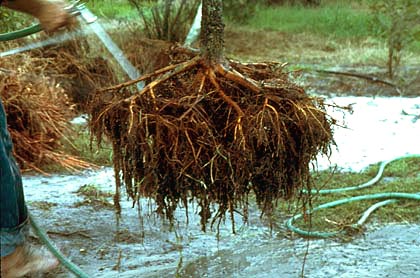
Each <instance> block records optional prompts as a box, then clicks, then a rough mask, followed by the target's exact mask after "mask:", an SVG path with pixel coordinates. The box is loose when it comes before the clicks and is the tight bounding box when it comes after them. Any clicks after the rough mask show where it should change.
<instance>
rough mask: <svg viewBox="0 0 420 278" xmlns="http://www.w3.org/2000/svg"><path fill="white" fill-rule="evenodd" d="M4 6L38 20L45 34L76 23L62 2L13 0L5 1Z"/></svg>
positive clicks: (55, 0) (58, 0)
mask: <svg viewBox="0 0 420 278" xmlns="http://www.w3.org/2000/svg"><path fill="white" fill-rule="evenodd" d="M4 6H6V7H7V8H10V9H13V10H16V11H20V12H24V13H27V14H30V15H32V16H34V17H36V18H38V20H39V22H40V23H41V26H42V28H44V30H45V31H46V32H53V31H56V30H58V29H60V28H61V27H64V26H70V25H72V24H73V23H75V22H76V20H75V19H74V17H73V16H72V15H70V14H69V12H68V11H67V10H66V9H65V7H66V2H64V0H54V1H52V0H14V1H6V2H5V3H4Z"/></svg>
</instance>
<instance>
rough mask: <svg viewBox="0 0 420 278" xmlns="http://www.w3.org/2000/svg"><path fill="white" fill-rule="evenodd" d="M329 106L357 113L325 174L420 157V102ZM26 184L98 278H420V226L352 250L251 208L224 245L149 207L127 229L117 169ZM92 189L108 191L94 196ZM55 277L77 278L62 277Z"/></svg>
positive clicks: (227, 232) (384, 231)
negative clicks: (117, 207)
mask: <svg viewBox="0 0 420 278" xmlns="http://www.w3.org/2000/svg"><path fill="white" fill-rule="evenodd" d="M329 101H331V102H336V103H339V104H341V105H347V104H352V105H353V108H354V113H353V114H347V115H346V116H345V117H344V119H345V124H346V125H347V128H338V127H337V128H336V130H335V135H336V140H337V145H338V150H334V152H333V155H332V157H331V159H330V160H329V161H328V160H325V159H322V158H320V161H319V167H320V168H321V169H322V168H328V167H330V166H337V167H339V168H341V169H343V170H351V171H360V170H361V169H363V168H364V167H366V166H367V165H369V164H371V163H375V162H378V161H381V160H384V159H390V158H392V157H395V156H397V155H404V154H408V153H420V149H419V145H418V144H417V143H416V142H417V139H416V138H420V134H419V132H420V126H419V125H420V120H417V118H416V117H415V115H419V114H420V98H390V97H384V98H380V97H376V98H372V97H370V98H369V97H336V98H330V99H329ZM403 110H404V111H405V112H406V113H402V111H403ZM330 113H332V114H334V113H342V112H340V111H330ZM336 116H338V114H337V115H336ZM24 184H25V192H26V198H27V201H28V203H29V207H30V209H31V211H32V214H33V215H34V216H35V218H36V219H38V222H39V223H40V224H41V226H43V227H44V228H45V229H46V230H47V232H48V234H49V235H50V237H51V238H52V240H53V241H54V242H55V243H56V244H57V245H58V246H59V248H60V249H61V250H62V251H63V252H64V254H65V255H67V256H68V257H69V258H70V259H71V260H72V261H73V262H74V263H76V264H77V265H79V266H80V267H81V268H82V269H83V270H84V271H85V272H86V273H88V274H89V276H90V277H127V278H128V277H156V278H158V277H258V278H260V277H273V278H274V277H301V276H300V275H301V273H302V267H303V266H304V273H305V277H321V278H322V277H325V278H327V277H378V278H379V277H413V278H414V277H419V276H420V266H419V264H418V262H419V261H420V236H419V235H420V223H417V224H407V223H405V224H404V223H391V224H388V225H378V224H375V218H373V219H372V220H371V221H370V223H369V224H368V226H367V230H366V232H365V233H364V234H363V235H360V236H357V237H355V238H352V239H351V240H350V241H347V242H343V241H341V240H337V239H328V240H305V239H302V238H299V237H297V236H295V235H293V234H291V233H290V232H289V231H287V230H286V229H285V228H284V222H283V220H286V219H287V217H289V215H284V219H283V220H281V219H280V220H279V221H278V223H276V225H275V228H274V230H272V231H271V230H270V229H269V227H268V225H267V223H266V221H264V219H260V217H259V212H258V211H257V209H256V208H255V207H253V206H251V210H250V220H249V223H247V224H243V223H242V220H241V217H240V216H239V215H237V216H236V217H237V223H238V225H239V226H240V228H239V229H238V232H237V234H236V235H234V234H232V233H231V224H230V221H228V220H226V223H224V224H223V225H222V226H221V234H220V238H219V240H218V239H217V236H216V231H208V232H207V233H203V232H202V231H201V230H200V221H199V216H198V215H197V212H196V211H193V210H191V208H190V213H189V224H188V225H187V224H186V217H185V211H184V210H183V209H182V208H180V209H179V210H178V216H177V219H178V222H177V223H176V225H175V227H174V228H172V229H171V227H170V226H169V224H168V223H167V222H165V221H163V220H161V219H159V218H158V217H157V216H156V215H155V214H154V213H153V211H154V206H153V204H152V203H151V202H149V201H148V200H143V201H142V204H143V205H142V208H141V210H140V211H139V210H138V208H137V207H135V208H132V204H131V202H130V201H124V202H123V211H122V217H121V219H120V222H119V225H117V220H116V216H115V213H114V210H113V207H112V198H111V197H110V195H109V194H105V193H104V192H108V193H112V192H113V188H114V178H113V170H112V169H111V168H103V169H100V170H95V171H87V172H83V173H80V174H77V175H53V176H50V177H45V176H37V175H35V176H33V175H25V177H24ZM90 185H94V188H97V189H99V191H98V192H95V191H93V193H92V191H89V190H87V189H89V188H91V186H90ZM80 188H82V189H83V188H84V189H85V190H80ZM81 191H83V192H85V194H80V192H81ZM139 215H140V217H139ZM34 242H36V240H35V239H34ZM306 253H307V255H306V261H305V260H304V259H305V254H306ZM46 277H58V278H65V277H73V276H72V274H69V273H68V271H66V270H65V269H64V268H63V267H60V268H59V269H58V270H57V271H55V272H53V273H51V274H49V275H48V276H46Z"/></svg>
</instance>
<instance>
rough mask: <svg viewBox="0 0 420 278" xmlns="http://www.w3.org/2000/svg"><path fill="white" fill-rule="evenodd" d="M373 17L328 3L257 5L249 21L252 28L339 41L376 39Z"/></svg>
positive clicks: (363, 10)
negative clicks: (313, 4)
mask: <svg viewBox="0 0 420 278" xmlns="http://www.w3.org/2000/svg"><path fill="white" fill-rule="evenodd" d="M373 19H374V17H373V15H371V14H370V13H369V11H367V10H365V9H355V8H353V7H352V6H350V5H349V4H328V5H323V6H320V7H316V8H308V7H304V6H291V5H284V6H276V7H266V6H259V7H258V9H257V12H256V13H255V15H254V16H253V17H251V18H250V19H249V20H248V23H247V25H248V26H249V27H250V28H252V29H258V30H274V31H281V32H286V33H293V34H296V33H311V34H318V35H322V36H327V37H333V38H339V39H346V38H350V39H357V38H365V37H367V36H375V35H376V34H375V32H374V30H372V28H371V22H372V21H373Z"/></svg>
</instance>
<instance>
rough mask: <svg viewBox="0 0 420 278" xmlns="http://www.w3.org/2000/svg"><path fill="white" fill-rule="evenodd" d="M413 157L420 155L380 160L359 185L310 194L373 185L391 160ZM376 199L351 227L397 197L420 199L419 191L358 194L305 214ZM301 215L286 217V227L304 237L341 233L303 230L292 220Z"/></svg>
mask: <svg viewBox="0 0 420 278" xmlns="http://www.w3.org/2000/svg"><path fill="white" fill-rule="evenodd" d="M413 157H420V155H417V154H414V155H406V156H400V157H397V158H394V159H391V160H387V161H384V162H382V163H381V165H380V167H379V170H378V173H377V174H376V176H375V177H374V178H373V179H371V180H369V181H368V182H366V183H363V184H360V185H357V186H350V187H344V188H337V189H323V190H312V191H311V194H331V193H338V192H346V191H352V190H360V189H363V188H366V187H369V186H372V185H374V184H376V183H377V182H379V181H380V179H381V178H382V176H383V172H384V170H385V167H386V166H387V165H388V164H389V163H391V162H393V161H396V160H401V159H405V158H413ZM304 193H307V191H306V192H305V191H304ZM376 199H378V200H384V201H382V202H379V203H376V204H374V205H373V206H371V207H370V208H369V209H367V210H366V211H365V212H364V213H363V215H362V217H361V218H360V220H359V221H358V222H357V223H356V224H354V225H352V228H355V229H357V228H360V227H361V226H362V225H363V224H364V222H365V221H366V220H367V218H368V217H369V215H370V214H371V213H372V212H373V211H375V210H376V209H378V208H379V207H381V206H384V205H388V204H391V203H395V202H397V201H398V199H409V200H417V201H420V192H419V193H402V192H388V193H376V194H368V195H360V196H356V197H350V198H344V199H340V200H336V201H333V202H329V203H325V204H322V205H319V206H317V207H315V208H313V209H310V210H308V211H306V214H308V215H311V214H313V213H314V212H315V211H318V210H321V209H326V208H332V207H336V206H339V205H343V204H347V203H351V202H356V201H363V200H376ZM302 216H303V214H302V213H300V214H297V215H295V216H293V217H291V218H290V219H288V220H287V222H286V227H287V228H288V229H289V230H291V231H293V232H295V233H297V234H298V235H301V236H305V237H319V238H327V237H332V236H336V235H338V234H340V233H341V231H337V232H320V231H307V230H303V229H300V228H298V227H296V226H294V225H293V222H294V221H295V220H297V219H299V218H301V217H302Z"/></svg>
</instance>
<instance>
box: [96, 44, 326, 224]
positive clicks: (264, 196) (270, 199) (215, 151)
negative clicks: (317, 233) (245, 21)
mask: <svg viewBox="0 0 420 278" xmlns="http://www.w3.org/2000/svg"><path fill="white" fill-rule="evenodd" d="M172 51H173V53H172V54H171V55H170V57H171V58H172V61H171V63H170V65H168V66H166V67H164V68H162V69H159V70H156V71H154V72H152V73H150V74H146V75H144V76H143V77H141V78H139V79H138V80H137V81H146V82H147V86H146V87H145V88H144V89H143V90H141V91H140V92H137V93H135V94H130V93H129V90H128V87H129V86H131V85H133V84H134V83H135V82H127V83H124V84H120V85H117V86H114V87H111V88H109V89H107V90H102V91H100V92H98V94H97V96H96V98H95V99H94V101H93V106H92V109H91V113H92V121H91V128H92V132H93V133H94V134H95V135H96V137H97V138H98V139H99V141H100V139H101V138H102V136H103V135H106V136H107V137H109V139H110V140H111V142H112V143H113V154H114V168H115V173H116V174H115V177H116V186H117V194H116V196H115V201H116V204H117V209H119V207H118V200H119V189H120V187H121V185H122V184H124V185H125V189H126V191H127V193H128V195H129V196H130V197H131V198H132V200H133V202H134V203H135V202H139V199H140V196H146V197H151V198H153V199H154V200H155V201H156V203H157V211H158V212H159V213H160V214H162V215H165V216H166V217H167V218H168V219H169V220H171V221H172V220H173V218H174V211H175V209H176V207H177V206H178V204H179V203H182V204H183V205H184V206H185V207H186V208H187V211H188V204H189V202H190V201H191V200H193V199H196V200H197V202H198V204H199V207H200V208H201V211H200V212H199V214H200V216H201V225H202V228H203V230H205V229H206V226H207V224H208V222H209V221H210V220H211V219H212V222H211V225H213V224H215V223H217V225H218V224H220V221H221V220H222V219H223V217H224V216H225V214H226V213H229V214H230V215H231V217H232V220H233V213H234V211H237V210H239V209H240V210H242V212H243V215H244V217H245V219H246V217H247V213H246V212H247V204H248V194H249V193H251V192H253V193H255V196H256V199H257V203H258V205H259V207H260V208H261V210H262V211H263V212H264V213H266V214H269V215H270V214H271V213H272V210H273V206H274V204H275V202H276V201H277V200H278V199H279V198H288V197H291V196H293V195H294V193H299V192H300V191H301V189H302V188H306V189H308V190H310V180H309V178H310V175H309V163H310V161H311V160H315V159H316V155H317V154H318V153H324V154H327V155H328V154H329V151H330V145H331V143H332V142H333V140H332V131H331V125H332V124H333V119H331V118H329V117H328V115H327V114H326V112H325V109H324V104H323V101H322V99H319V98H315V97H311V96H308V95H307V94H306V93H305V91H304V90H303V89H302V88H301V87H299V86H297V85H295V84H293V83H291V82H290V81H288V78H287V74H285V73H283V72H282V68H283V67H282V65H280V64H278V63H258V64H242V63H238V62H234V61H224V62H223V63H221V64H216V65H214V64H209V63H208V62H207V61H206V60H205V59H203V58H201V57H200V56H195V53H193V52H188V51H187V50H186V49H183V48H174V49H173V50H172ZM212 204H217V206H216V212H215V213H213V212H212V211H211V205H212ZM233 223H234V222H233ZM233 229H234V226H233Z"/></svg>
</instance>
